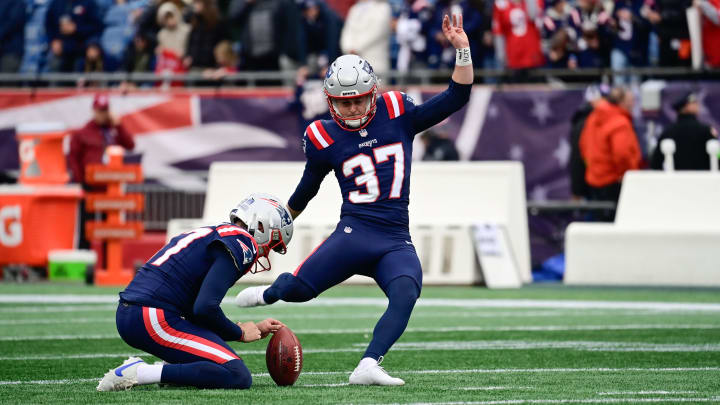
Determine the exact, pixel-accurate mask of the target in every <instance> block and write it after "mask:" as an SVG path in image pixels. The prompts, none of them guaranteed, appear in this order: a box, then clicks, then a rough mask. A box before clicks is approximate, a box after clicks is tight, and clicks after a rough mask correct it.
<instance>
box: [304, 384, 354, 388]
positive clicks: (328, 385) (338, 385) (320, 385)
mask: <svg viewBox="0 0 720 405" xmlns="http://www.w3.org/2000/svg"><path fill="white" fill-rule="evenodd" d="M349 385H350V383H337V384H300V385H298V387H307V388H310V387H345V386H349Z"/></svg>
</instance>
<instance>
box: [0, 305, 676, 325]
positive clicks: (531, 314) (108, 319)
mask: <svg viewBox="0 0 720 405" xmlns="http://www.w3.org/2000/svg"><path fill="white" fill-rule="evenodd" d="M112 309H115V307H112ZM224 310H225V314H226V315H229V316H235V315H237V314H234V313H233V311H228V309H227V308H224ZM8 312H9V311H8ZM32 312H33V313H37V312H52V311H32ZM58 312H72V311H58ZM77 312H80V311H77ZM82 312H89V311H87V310H83V311H82ZM15 313H24V311H17V312H15ZM243 315H244V316H247V313H243ZM652 315H667V313H666V312H660V311H624V312H623V313H617V312H613V311H518V312H482V313H478V312H445V313H441V312H438V313H427V312H426V313H413V314H412V318H413V319H415V318H425V319H427V318H430V319H434V318H436V319H451V318H491V319H493V318H538V317H550V318H568V317H573V316H577V317H590V316H612V317H618V316H652ZM253 316H254V317H255V318H256V319H263V318H277V319H282V320H286V319H297V320H307V319H317V320H326V319H327V320H338V319H379V318H380V317H381V316H382V312H377V313H351V312H347V313H334V314H281V313H262V314H253ZM93 322H97V323H114V322H115V317H114V316H112V315H111V314H108V315H107V316H105V317H102V318H99V317H95V318H88V317H85V318H70V319H62V318H61V319H47V318H32V319H0V325H52V324H74V323H78V324H84V323H93Z"/></svg>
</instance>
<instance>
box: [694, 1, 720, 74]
mask: <svg viewBox="0 0 720 405" xmlns="http://www.w3.org/2000/svg"><path fill="white" fill-rule="evenodd" d="M695 4H696V5H697V7H699V8H700V14H701V15H702V42H703V52H704V53H705V63H706V64H707V65H708V66H710V67H713V68H720V0H697V1H696V2H695Z"/></svg>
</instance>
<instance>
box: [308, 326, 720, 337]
mask: <svg viewBox="0 0 720 405" xmlns="http://www.w3.org/2000/svg"><path fill="white" fill-rule="evenodd" d="M635 329H637V330H642V329H720V324H717V325H713V324H682V325H668V324H627V325H572V326H567V325H547V326H536V325H525V326H447V327H442V326H441V327H436V328H407V329H405V332H406V333H407V332H410V333H413V332H425V333H427V332H430V333H432V332H522V331H526V332H566V331H585V330H589V331H590V330H635ZM294 332H295V333H296V334H308V335H315V334H351V333H369V332H372V328H364V329H363V328H358V329H296V330H295V331H294Z"/></svg>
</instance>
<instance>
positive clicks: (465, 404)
mask: <svg viewBox="0 0 720 405" xmlns="http://www.w3.org/2000/svg"><path fill="white" fill-rule="evenodd" d="M662 402H670V403H677V402H720V397H708V398H587V399H505V400H496V401H458V402H413V403H409V404H405V405H515V404H518V405H521V404H618V403H620V404H630V403H662ZM377 405H396V404H395V403H390V404H377Z"/></svg>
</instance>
